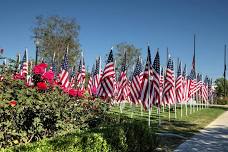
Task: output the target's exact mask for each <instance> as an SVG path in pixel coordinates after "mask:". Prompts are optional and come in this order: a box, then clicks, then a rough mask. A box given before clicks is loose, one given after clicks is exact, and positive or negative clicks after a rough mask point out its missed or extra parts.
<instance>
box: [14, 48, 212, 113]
mask: <svg viewBox="0 0 228 152" xmlns="http://www.w3.org/2000/svg"><path fill="white" fill-rule="evenodd" d="M17 60H18V61H19V60H20V57H19V55H18V57H17ZM42 62H44V61H42ZM29 66H30V70H29ZM115 66H116V65H115V60H114V57H113V50H112V49H111V51H110V53H109V55H108V59H107V61H106V65H105V66H104V69H102V68H101V67H102V65H101V58H100V57H99V58H97V59H96V62H95V64H94V65H93V67H92V71H91V72H90V78H89V81H88V85H87V86H85V79H86V69H85V61H84V57H83V54H82V55H81V57H80V61H79V64H78V68H77V70H76V67H75V66H74V67H72V68H69V64H68V51H66V52H65V55H64V58H63V62H62V65H61V70H60V71H57V68H56V65H55V60H54V58H53V60H52V63H51V65H50V67H49V70H50V71H52V72H54V73H55V81H56V82H58V84H59V85H60V86H61V87H62V88H63V89H64V90H65V91H67V90H69V89H72V88H77V89H79V90H81V91H83V92H86V91H87V92H88V93H89V94H90V95H91V96H93V97H99V98H102V99H104V100H105V99H111V100H112V101H113V102H117V103H121V102H126V101H127V102H132V103H134V104H142V105H143V107H144V108H145V109H149V108H151V107H152V106H158V107H160V106H161V105H163V106H165V105H168V104H176V103H187V102H188V101H189V100H190V99H192V98H194V97H196V96H197V97H201V99H202V101H203V102H205V103H206V102H208V101H209V100H210V98H211V97H212V93H213V92H212V79H209V78H208V77H207V76H205V78H204V80H203V76H202V75H201V74H199V73H196V70H195V54H194V56H193V62H192V68H191V71H190V73H189V75H187V69H186V65H185V66H184V67H183V69H182V63H181V62H179V61H178V63H177V70H176V74H175V71H174V61H173V59H172V58H171V56H170V55H169V57H168V61H167V65H166V67H165V68H163V67H161V65H160V56H159V50H158V49H157V52H156V55H155V57H154V61H153V62H152V60H151V53H150V47H149V46H148V49H147V59H146V64H145V68H144V69H143V64H142V59H141V58H140V57H138V59H137V61H136V65H135V68H134V71H133V74H132V76H130V77H129V76H127V60H126V52H125V53H124V59H123V62H122V65H121V71H120V76H119V77H118V79H117V76H116V71H115ZM31 69H32V63H31V62H30V63H29V62H28V52H27V50H25V53H24V56H23V60H22V62H21V65H20V70H19V73H18V74H19V75H20V76H25V77H26V83H27V84H28V85H29V86H31V85H33V77H32V72H31Z"/></svg>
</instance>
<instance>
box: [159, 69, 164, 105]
mask: <svg viewBox="0 0 228 152" xmlns="http://www.w3.org/2000/svg"><path fill="white" fill-rule="evenodd" d="M163 88H164V74H163V68H161V73H160V105H163V101H162V95H163Z"/></svg>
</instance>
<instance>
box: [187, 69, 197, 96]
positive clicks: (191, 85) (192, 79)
mask: <svg viewBox="0 0 228 152" xmlns="http://www.w3.org/2000/svg"><path fill="white" fill-rule="evenodd" d="M196 85H197V82H196V73H195V70H194V69H192V70H191V72H190V75H189V76H188V90H189V92H188V98H190V97H191V96H192V95H194V94H195V93H196V91H197V89H196V88H197V87H196Z"/></svg>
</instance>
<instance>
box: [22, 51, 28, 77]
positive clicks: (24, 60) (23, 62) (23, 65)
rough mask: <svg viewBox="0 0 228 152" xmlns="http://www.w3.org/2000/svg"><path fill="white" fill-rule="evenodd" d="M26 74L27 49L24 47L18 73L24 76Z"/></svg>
mask: <svg viewBox="0 0 228 152" xmlns="http://www.w3.org/2000/svg"><path fill="white" fill-rule="evenodd" d="M27 74H28V50H27V49H25V52H24V56H23V59H22V63H21V67H20V75H21V76H23V77H24V78H25V77H26V75H27Z"/></svg>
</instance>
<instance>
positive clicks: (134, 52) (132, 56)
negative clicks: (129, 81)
mask: <svg viewBox="0 0 228 152" xmlns="http://www.w3.org/2000/svg"><path fill="white" fill-rule="evenodd" d="M115 48H116V54H115V59H116V70H117V73H119V72H120V70H121V65H122V62H123V59H124V51H126V53H127V70H128V72H127V74H128V77H129V76H131V74H132V73H133V70H134V69H133V67H134V66H135V63H136V60H137V58H138V56H140V55H141V49H140V48H136V47H135V46H134V45H133V44H130V43H126V42H122V43H119V44H117V45H116V46H115Z"/></svg>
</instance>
